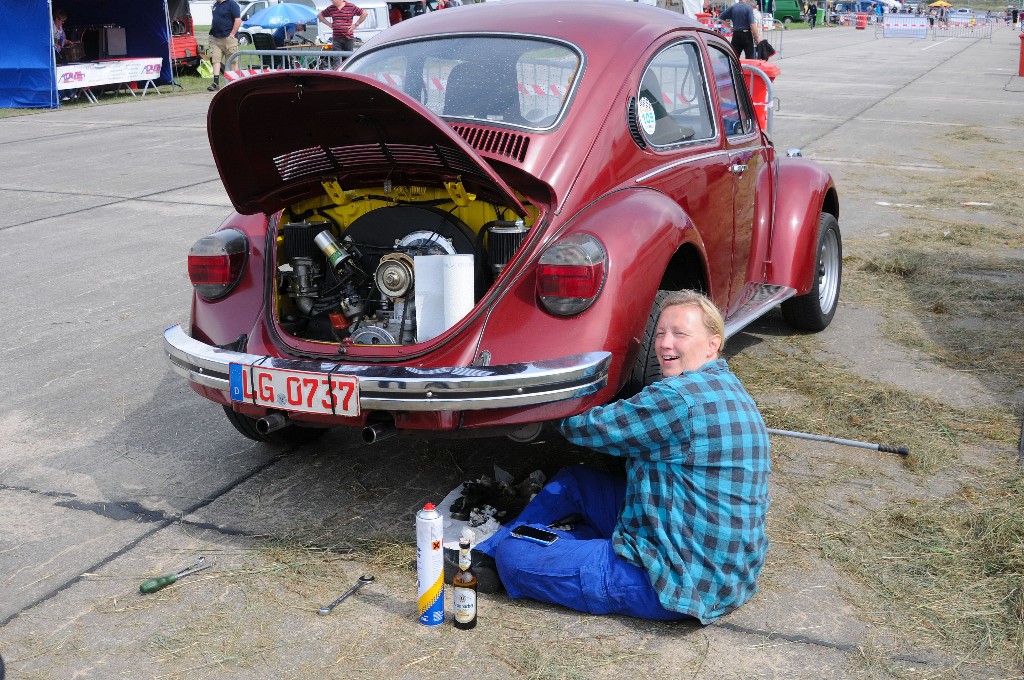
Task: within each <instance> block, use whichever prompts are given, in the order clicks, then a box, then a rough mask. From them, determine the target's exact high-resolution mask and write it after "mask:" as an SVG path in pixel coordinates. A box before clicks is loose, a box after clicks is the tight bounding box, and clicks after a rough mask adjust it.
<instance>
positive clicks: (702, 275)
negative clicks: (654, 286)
mask: <svg viewBox="0 0 1024 680" xmlns="http://www.w3.org/2000/svg"><path fill="white" fill-rule="evenodd" d="M658 289H659V290H698V291H700V292H702V293H707V292H708V269H707V262H706V261H705V259H704V255H703V253H701V251H700V249H699V248H697V246H696V245H695V244H694V243H692V242H690V241H684V242H683V243H682V244H681V245H680V246H679V248H678V249H677V250H676V252H675V253H674V254H673V255H672V258H671V259H670V260H669V262H668V265H667V266H666V267H665V274H664V275H663V276H662V277H661V283H660V284H659V285H658Z"/></svg>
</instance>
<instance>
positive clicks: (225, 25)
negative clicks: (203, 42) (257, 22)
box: [206, 0, 242, 92]
mask: <svg viewBox="0 0 1024 680" xmlns="http://www.w3.org/2000/svg"><path fill="white" fill-rule="evenodd" d="M212 14H213V18H212V19H211V21H210V61H212V62H213V85H210V86H209V87H208V88H206V89H207V90H209V91H210V92H216V91H217V89H218V88H219V87H220V69H221V64H223V63H224V62H226V61H227V60H228V59H229V58H230V57H231V55H232V54H234V53H235V52H237V51H238V38H237V37H235V36H237V35H238V29H239V28H241V26H242V10H241V8H239V6H238V3H237V2H235V0H217V1H216V2H215V3H213V9H212ZM235 70H236V71H237V70H238V68H237V67H236V68H235Z"/></svg>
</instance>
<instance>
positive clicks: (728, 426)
mask: <svg viewBox="0 0 1024 680" xmlns="http://www.w3.org/2000/svg"><path fill="white" fill-rule="evenodd" d="M560 428H561V430H562V433H563V434H564V435H565V436H566V437H567V438H568V439H569V440H570V441H572V442H574V443H576V444H579V445H581V446H586V447H588V448H591V449H594V450H595V451H601V452H603V453H607V454H610V455H613V456H622V457H624V458H625V459H626V504H625V507H624V508H623V510H622V514H621V515H620V516H619V521H618V526H616V528H615V532H614V533H613V535H612V544H613V546H614V549H615V553H616V554H617V555H619V556H620V557H622V558H623V559H625V560H626V561H628V562H630V563H632V564H635V565H637V566H639V567H642V568H643V569H645V570H646V571H647V573H648V574H649V575H650V577H651V583H652V584H653V585H654V589H655V590H656V591H657V592H658V597H659V599H660V600H661V604H662V606H663V607H665V609H670V610H672V611H677V612H683V613H686V614H689V615H691V616H694V617H696V618H698V619H700V620H701V622H702V623H708V622H709V621H712V620H714V619H716V618H718V617H719V616H722V615H723V614H725V613H727V612H729V611H732V610H733V609H735V608H736V607H739V606H740V605H741V604H743V603H744V602H746V601H747V600H749V599H750V598H751V597H753V595H754V593H755V592H757V577H758V575H759V574H760V573H761V568H762V567H763V566H764V557H765V553H766V552H767V549H768V539H767V537H766V536H765V531H764V525H765V515H766V514H767V512H768V475H769V473H770V472H771V470H770V463H769V459H768V431H767V430H766V429H765V425H764V420H762V419H761V414H760V413H759V412H758V410H757V405H756V404H755V403H754V400H753V399H752V398H751V397H750V395H749V394H748V393H747V391H746V389H744V387H743V385H742V384H741V383H740V381H739V379H738V378H737V377H736V376H735V374H733V372H732V371H730V370H729V366H728V364H727V363H726V362H725V360H724V359H718V360H716V361H712V362H709V363H707V364H705V365H704V366H702V367H701V368H700V369H699V370H697V371H687V372H685V373H683V374H682V375H679V376H675V377H671V378H665V379H663V380H660V381H658V382H656V383H654V384H653V385H650V386H649V387H647V388H645V389H644V390H643V391H641V392H640V393H639V394H637V395H636V396H634V397H632V398H630V399H626V400H622V401H617V402H614V403H612V404H608V405H606V406H598V407H596V408H593V409H590V410H589V411H586V412H584V413H581V414H580V415H578V416H573V417H572V418H566V419H565V420H563V421H562V422H561V425H560Z"/></svg>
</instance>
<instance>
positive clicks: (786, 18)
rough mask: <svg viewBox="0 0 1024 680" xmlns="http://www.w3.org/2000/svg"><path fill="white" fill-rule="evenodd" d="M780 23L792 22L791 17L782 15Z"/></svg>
mask: <svg viewBox="0 0 1024 680" xmlns="http://www.w3.org/2000/svg"><path fill="white" fill-rule="evenodd" d="M782 23H784V24H791V23H793V17H782Z"/></svg>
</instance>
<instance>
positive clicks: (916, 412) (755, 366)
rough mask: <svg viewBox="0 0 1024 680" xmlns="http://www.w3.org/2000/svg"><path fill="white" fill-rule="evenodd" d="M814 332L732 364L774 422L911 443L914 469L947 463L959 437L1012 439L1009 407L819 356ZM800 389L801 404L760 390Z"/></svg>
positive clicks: (818, 431) (794, 392)
mask: <svg viewBox="0 0 1024 680" xmlns="http://www.w3.org/2000/svg"><path fill="white" fill-rule="evenodd" d="M813 343H814V340H813V339H812V338H810V337H808V336H796V337H792V338H788V339H785V340H780V341H777V342H773V343H772V346H771V347H769V348H767V349H765V350H764V352H767V353H769V355H768V356H766V355H765V353H764V352H758V353H756V356H755V353H744V354H741V355H739V356H736V357H733V358H731V359H730V364H731V365H732V367H733V369H734V370H735V371H736V374H737V375H738V376H739V377H740V379H741V380H742V381H743V384H744V385H746V387H747V389H748V390H750V392H751V393H752V394H753V395H754V397H755V398H756V399H757V400H758V405H759V408H760V409H761V413H762V415H763V416H764V419H765V422H766V423H767V424H768V426H769V427H772V428H778V429H784V430H798V431H804V432H813V433H815V434H822V435H827V436H831V437H842V438H844V439H859V440H863V441H870V442H875V443H881V444H891V445H894V446H906V447H908V448H909V449H910V452H911V455H910V457H909V458H908V459H907V463H908V465H909V466H910V467H911V468H912V469H918V470H921V471H923V472H930V471H934V470H937V469H939V468H942V467H946V466H948V465H949V464H950V463H952V462H953V461H955V460H956V459H957V457H958V452H959V449H960V447H961V445H964V444H980V443H982V442H986V441H990V440H995V441H999V442H1003V443H1009V442H1011V441H1014V440H1015V439H1014V438H1015V437H1016V429H1015V428H1016V422H1015V420H1014V417H1013V414H1012V413H1011V412H1010V411H1009V410H1008V409H992V408H973V409H958V408H953V407H951V406H947V405H945V404H942V403H941V402H937V401H935V400H933V399H929V398H928V397H922V396H919V395H915V394H911V393H909V392H907V391H905V390H902V389H900V388H898V387H895V386H892V385H885V384H880V383H877V382H873V381H871V380H867V379H864V378H861V377H859V376H856V375H853V374H852V373H849V372H847V371H845V370H843V369H842V368H841V367H840V366H839V365H838V364H836V363H835V362H830V361H825V360H822V359H819V358H817V356H816V354H815V352H814V344H813ZM779 392H783V393H788V394H791V395H799V396H800V397H802V399H801V402H802V403H801V404H800V405H799V406H791V405H787V404H778V403H773V402H772V400H770V399H763V398H761V397H760V396H759V395H770V394H773V393H774V394H777V393H779Z"/></svg>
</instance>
